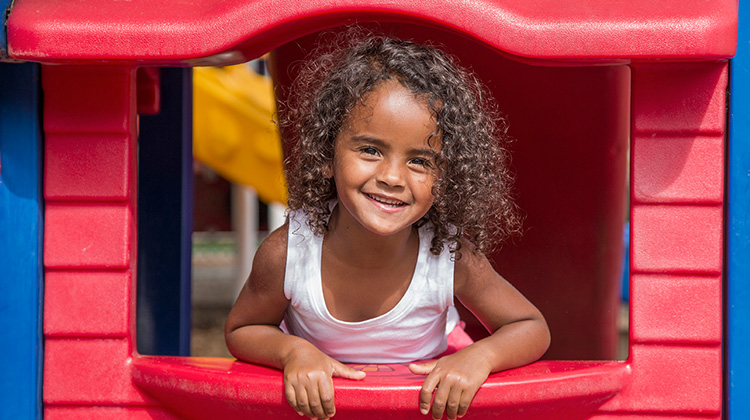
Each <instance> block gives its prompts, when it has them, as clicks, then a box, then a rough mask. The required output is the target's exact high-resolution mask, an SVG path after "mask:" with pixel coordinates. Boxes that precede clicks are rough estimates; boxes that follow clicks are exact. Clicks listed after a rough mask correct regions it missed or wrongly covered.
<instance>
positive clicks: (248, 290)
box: [226, 36, 549, 419]
mask: <svg viewBox="0 0 750 420" xmlns="http://www.w3.org/2000/svg"><path fill="white" fill-rule="evenodd" d="M348 39H352V37H351V36H350V37H349V38H348ZM292 92H293V93H294V94H296V95H298V96H297V97H296V99H293V100H292V101H291V102H290V104H291V107H290V110H289V111H288V112H289V115H288V119H287V120H288V121H290V123H288V124H287V125H286V127H291V128H292V131H293V133H292V134H293V136H295V137H296V139H295V140H296V141H297V147H296V148H295V151H294V152H293V154H292V156H291V157H290V160H289V162H287V165H288V167H287V172H288V173H287V175H288V176H287V179H288V182H289V196H290V198H289V208H290V213H289V217H288V221H287V223H286V224H285V225H284V226H283V227H281V228H279V229H278V230H276V231H274V232H273V233H271V234H270V235H269V236H268V237H267V238H266V240H264V241H263V243H262V244H261V246H260V247H259V249H258V251H257V254H256V256H255V259H254V262H253V268H252V272H251V273H250V277H249V278H248V280H247V283H246V285H245V287H244V288H243V289H242V291H241V293H240V295H239V297H238V299H237V302H236V303H235V305H234V307H233V308H232V311H231V313H230V314H229V317H228V319H227V322H226V340H227V346H228V348H229V350H230V351H231V353H232V354H233V355H234V356H235V357H237V358H238V359H240V360H244V361H247V362H252V363H259V364H263V365H267V366H272V367H276V368H279V369H283V371H284V388H285V394H286V398H287V401H288V402H289V404H290V405H291V406H292V407H293V408H294V409H295V410H296V411H297V412H298V413H299V414H300V415H306V416H308V417H311V418H318V419H327V418H330V417H332V416H333V415H334V414H335V412H336V411H335V406H334V399H333V395H334V392H333V383H332V377H333V376H337V377H342V378H348V379H354V380H361V379H363V378H364V377H365V373H364V372H361V371H357V370H355V369H353V368H351V367H348V366H346V365H345V364H343V363H342V362H349V363H406V362H412V361H415V360H425V359H437V360H435V361H432V362H428V363H421V364H416V363H412V364H410V365H409V369H410V370H411V371H412V373H414V374H417V375H426V378H425V380H424V383H423V386H422V389H421V391H420V395H419V396H418V398H419V407H420V411H421V412H422V413H423V414H427V413H428V412H429V411H430V408H432V416H433V417H434V418H441V417H442V416H443V414H444V413H445V414H447V417H448V418H449V419H455V418H456V417H461V416H463V415H464V414H465V413H466V411H467V409H468V407H469V403H470V402H471V400H472V398H473V396H474V394H475V393H476V391H477V390H478V389H479V387H480V386H481V385H482V383H483V382H484V381H485V380H486V379H487V377H488V375H489V374H490V373H492V372H497V371H500V370H504V369H509V368H513V367H517V366H521V365H524V364H527V363H531V362H533V361H535V360H537V359H538V358H539V357H541V356H542V354H543V353H544V352H545V351H546V349H547V347H548V345H549V331H548V328H547V325H546V323H545V321H544V318H543V317H542V315H541V313H540V312H539V311H538V310H537V309H536V308H535V307H534V306H533V305H532V304H531V303H530V302H529V301H527V300H526V299H525V298H524V297H523V296H522V295H521V294H520V293H519V292H518V291H517V290H516V289H514V288H513V287H512V286H511V285H510V284H509V283H508V282H507V281H505V280H504V279H503V278H502V277H501V276H500V275H498V274H497V273H496V272H495V270H494V269H493V268H492V266H491V265H490V263H489V261H488V260H487V258H486V257H485V255H484V254H485V253H486V252H487V250H488V249H489V246H490V243H491V241H492V240H495V239H502V238H504V237H506V236H508V235H510V234H513V233H515V232H517V231H518V230H519V225H520V222H519V217H518V216H517V215H516V212H515V207H514V205H513V203H512V201H511V200H510V198H509V194H510V193H509V189H510V183H511V176H510V174H509V172H508V168H507V161H506V159H507V158H506V154H505V151H504V150H503V149H502V148H501V147H500V146H499V143H498V142H499V139H498V137H500V136H502V135H504V132H499V131H500V130H498V128H497V126H496V124H495V119H494V118H493V115H492V113H491V112H490V110H488V106H487V103H486V100H485V99H484V96H483V95H482V91H481V86H480V84H479V83H478V82H477V81H476V79H475V78H474V77H473V76H472V75H470V74H469V73H468V72H466V71H464V70H462V69H461V68H459V67H458V66H457V65H455V64H454V63H453V61H452V59H450V58H449V57H447V56H446V55H445V54H444V53H443V52H441V51H439V50H437V49H434V48H430V47H426V46H422V45H419V44H415V43H411V42H404V41H400V40H396V39H392V38H386V37H380V36H368V37H366V38H364V39H362V38H356V39H354V40H352V41H348V44H347V45H346V46H345V47H342V48H336V49H333V50H332V51H328V52H325V53H320V52H319V53H318V58H316V59H315V60H313V61H312V62H310V63H309V64H308V65H307V67H306V68H304V69H303V71H302V72H301V76H300V77H299V78H298V79H297V81H296V83H295V86H294V87H293V91H292ZM454 296H455V297H457V298H458V299H459V300H460V301H461V303H463V304H464V305H465V306H466V307H467V308H468V309H469V310H471V311H472V312H473V313H474V314H475V315H476V316H477V318H478V319H479V320H480V321H481V322H482V323H483V324H484V326H485V327H487V329H488V330H489V331H491V332H492V335H490V336H489V337H487V338H484V339H482V340H479V341H477V342H476V343H473V344H471V345H468V346H466V347H465V348H463V349H460V350H458V351H455V349H454V350H453V351H448V336H449V335H451V337H455V335H456V334H460V333H462V331H461V330H460V327H456V325H457V323H458V316H457V313H456V311H455V308H454V307H453V298H454ZM282 321H283V323H282ZM280 325H281V328H280ZM282 328H284V329H285V331H286V332H288V333H285V332H284V331H283V330H282ZM455 328H459V329H458V330H456V331H455V332H454V333H453V334H450V333H451V332H452V331H453V330H454V329H455ZM464 334H465V333H464ZM433 393H434V395H433ZM416 397H417V396H415V398H416ZM431 402H432V404H431Z"/></svg>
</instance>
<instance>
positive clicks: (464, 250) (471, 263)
mask: <svg viewBox="0 0 750 420" xmlns="http://www.w3.org/2000/svg"><path fill="white" fill-rule="evenodd" d="M495 276H497V273H496V272H495V269H494V268H493V267H492V264H490V261H489V259H487V257H486V256H485V255H484V254H483V253H482V252H479V251H477V248H476V246H475V245H474V244H473V243H471V241H469V240H467V239H465V238H462V239H461V257H460V258H456V264H455V271H454V274H453V278H454V288H455V289H456V290H459V289H461V288H462V287H477V284H478V283H479V284H481V283H482V282H484V281H487V280H488V279H489V278H492V277H495Z"/></svg>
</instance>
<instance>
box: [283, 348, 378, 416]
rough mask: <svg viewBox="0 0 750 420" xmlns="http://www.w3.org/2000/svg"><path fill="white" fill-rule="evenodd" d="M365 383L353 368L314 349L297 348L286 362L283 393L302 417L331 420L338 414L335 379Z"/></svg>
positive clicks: (358, 372) (361, 373)
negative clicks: (334, 386)
mask: <svg viewBox="0 0 750 420" xmlns="http://www.w3.org/2000/svg"><path fill="white" fill-rule="evenodd" d="M334 376H338V377H340V378H346V379H354V380H362V379H364V377H365V372H362V371H359V370H356V369H353V368H351V367H349V366H346V365H345V364H343V363H341V362H339V361H337V360H335V359H333V358H331V357H330V356H328V355H326V354H325V353H323V352H321V351H320V350H318V349H317V348H314V347H312V346H310V347H308V346H303V347H302V348H296V349H295V350H293V351H292V352H291V353H290V354H289V356H288V357H287V358H286V360H285V361H284V393H285V394H286V400H287V402H289V405H291V406H292V408H294V410H295V411H297V414H299V415H300V416H302V415H304V416H307V417H310V418H314V419H328V418H330V417H333V416H334V415H335V414H336V408H335V405H334V398H333V379H332V378H333V377H334Z"/></svg>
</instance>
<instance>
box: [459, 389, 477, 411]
mask: <svg viewBox="0 0 750 420" xmlns="http://www.w3.org/2000/svg"><path fill="white" fill-rule="evenodd" d="M476 392H477V390H476V389H474V390H472V391H464V392H463V393H462V394H461V401H460V402H459V403H458V417H463V416H465V415H466V412H467V411H469V405H470V404H471V400H473V399H474V394H476Z"/></svg>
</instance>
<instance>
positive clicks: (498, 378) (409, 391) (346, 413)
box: [132, 356, 630, 420]
mask: <svg viewBox="0 0 750 420" xmlns="http://www.w3.org/2000/svg"><path fill="white" fill-rule="evenodd" d="M378 366H379V367H380V369H381V370H384V371H387V372H368V376H367V378H365V379H364V380H363V381H351V380H345V379H339V378H334V384H335V388H336V408H337V414H336V417H335V418H336V419H348V418H351V419H362V420H366V419H370V418H371V419H383V418H390V419H401V418H404V419H406V418H424V417H423V416H421V414H420V413H419V409H418V396H419V389H420V387H421V385H422V381H423V379H424V377H422V376H416V375H413V374H411V373H410V372H409V370H408V368H407V367H406V366H404V365H378ZM132 367H133V379H134V382H135V384H136V385H137V386H138V387H139V388H141V389H142V390H144V391H146V392H147V393H149V394H151V395H152V396H153V397H154V398H156V399H157V400H159V401H160V402H161V403H162V404H163V405H164V406H165V407H166V408H168V409H170V410H172V411H173V412H174V413H175V414H177V415H179V416H181V417H184V418H186V419H202V418H221V419H247V418H274V419H277V418H278V419H283V418H289V419H299V416H298V415H297V414H296V413H295V412H294V410H292V409H291V407H289V405H288V404H287V403H286V400H285V399H284V395H283V385H282V374H281V372H280V371H278V370H275V369H269V368H265V367H261V366H256V365H251V364H247V363H242V362H237V361H235V360H233V359H222V358H200V357H192V358H187V357H161V356H140V357H135V358H133V359H132ZM629 378H630V367H629V366H628V365H627V364H626V363H624V362H578V361H565V362H563V361H554V362H550V361H542V362H537V363H534V364H532V365H529V366H525V367H522V368H518V369H513V370H509V371H505V372H501V373H496V374H493V375H491V376H490V377H489V379H488V380H487V382H486V383H485V384H484V385H483V386H482V388H481V389H480V390H479V392H477V394H476V396H475V398H474V401H473V402H472V405H471V408H470V409H469V413H468V414H467V416H466V417H465V418H467V419H468V418H483V419H487V418H502V419H504V420H509V419H525V420H533V419H547V418H552V417H551V416H552V414H553V413H554V415H555V416H556V418H565V419H569V420H575V419H584V418H588V416H590V415H591V414H592V413H593V412H594V411H596V409H597V408H598V407H599V406H601V405H602V404H603V403H604V402H606V401H607V400H609V399H611V398H612V397H614V396H615V395H616V394H617V393H618V392H619V391H620V390H622V389H623V388H624V387H625V386H626V385H627V383H628V382H629ZM251 416H258V417H251Z"/></svg>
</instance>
